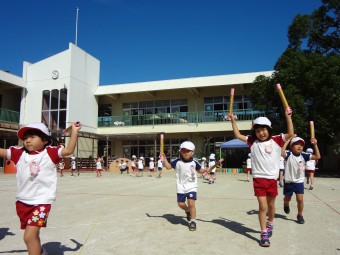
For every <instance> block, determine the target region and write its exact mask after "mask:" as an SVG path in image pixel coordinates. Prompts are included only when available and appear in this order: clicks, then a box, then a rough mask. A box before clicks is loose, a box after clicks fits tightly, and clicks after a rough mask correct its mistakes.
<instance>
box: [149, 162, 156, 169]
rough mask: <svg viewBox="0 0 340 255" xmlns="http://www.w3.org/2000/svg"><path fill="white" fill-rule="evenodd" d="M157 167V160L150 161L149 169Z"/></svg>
mask: <svg viewBox="0 0 340 255" xmlns="http://www.w3.org/2000/svg"><path fill="white" fill-rule="evenodd" d="M154 168H155V162H153V161H150V162H149V169H154Z"/></svg>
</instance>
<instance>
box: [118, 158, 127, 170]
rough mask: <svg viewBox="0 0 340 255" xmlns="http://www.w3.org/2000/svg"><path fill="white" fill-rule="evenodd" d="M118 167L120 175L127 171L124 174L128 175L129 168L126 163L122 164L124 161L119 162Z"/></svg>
mask: <svg viewBox="0 0 340 255" xmlns="http://www.w3.org/2000/svg"><path fill="white" fill-rule="evenodd" d="M118 166H119V170H120V174H122V173H123V172H124V171H127V172H126V173H127V174H128V173H129V170H128V169H129V167H128V165H127V163H125V162H124V159H121V160H120V164H119V165H118Z"/></svg>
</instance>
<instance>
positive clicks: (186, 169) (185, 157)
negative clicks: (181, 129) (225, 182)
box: [161, 141, 205, 231]
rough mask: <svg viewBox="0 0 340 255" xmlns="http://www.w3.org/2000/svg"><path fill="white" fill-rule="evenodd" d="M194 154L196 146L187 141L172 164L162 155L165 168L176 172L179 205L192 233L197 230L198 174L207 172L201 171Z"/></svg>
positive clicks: (181, 146)
mask: <svg viewBox="0 0 340 255" xmlns="http://www.w3.org/2000/svg"><path fill="white" fill-rule="evenodd" d="M194 153H195V145H194V144H193V143H192V142H190V141H186V142H183V143H182V144H181V145H180V147H179V157H178V158H176V159H175V160H173V161H171V163H169V162H168V160H167V158H166V156H165V154H164V153H163V154H162V155H161V157H163V158H164V166H165V168H166V169H172V168H173V169H175V170H176V190H177V204H178V206H179V207H180V208H181V209H183V210H184V211H185V213H186V215H187V220H188V222H189V230H190V231H194V230H196V221H195V220H196V206H195V201H196V199H197V175H196V172H198V173H200V174H203V173H204V172H205V170H202V169H201V165H200V164H199V163H198V162H197V161H196V160H194V159H193V155H194Z"/></svg>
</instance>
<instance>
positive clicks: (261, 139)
mask: <svg viewBox="0 0 340 255" xmlns="http://www.w3.org/2000/svg"><path fill="white" fill-rule="evenodd" d="M285 116H286V122H287V134H281V135H276V136H273V135H272V133H273V131H272V127H271V122H270V120H269V119H268V118H266V117H258V118H257V119H255V120H254V121H253V128H252V134H251V135H248V136H244V135H242V134H241V133H240V131H239V129H238V128H237V125H236V120H235V116H234V115H233V114H229V117H230V120H231V124H232V127H233V131H234V135H235V137H236V138H238V139H240V140H241V141H244V142H247V143H248V145H249V147H250V151H251V156H252V162H251V170H252V176H253V186H254V193H255V196H256V197H257V201H258V204H259V222H260V228H261V238H260V242H259V244H260V246H262V247H269V246H270V241H269V238H270V237H271V236H272V233H273V225H274V216H275V198H276V196H277V195H278V188H277V179H278V177H279V167H280V166H279V163H280V156H281V147H282V146H283V145H284V142H285V141H286V140H287V139H288V138H289V137H291V136H292V135H293V134H294V129H293V122H292V117H291V115H290V114H288V113H287V112H285ZM267 211H268V219H267Z"/></svg>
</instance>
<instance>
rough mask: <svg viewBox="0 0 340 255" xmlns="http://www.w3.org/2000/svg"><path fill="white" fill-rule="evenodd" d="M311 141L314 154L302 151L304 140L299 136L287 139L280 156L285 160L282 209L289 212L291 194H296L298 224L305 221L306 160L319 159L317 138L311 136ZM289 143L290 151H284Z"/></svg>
mask: <svg viewBox="0 0 340 255" xmlns="http://www.w3.org/2000/svg"><path fill="white" fill-rule="evenodd" d="M311 142H312V143H313V144H314V148H315V155H313V154H309V153H305V152H303V147H304V146H305V141H304V140H303V139H302V138H300V137H294V136H293V138H292V139H288V140H287V141H286V142H285V144H284V145H283V147H282V157H284V158H285V160H286V168H285V176H284V187H283V195H284V196H285V197H284V199H283V210H284V212H285V213H287V214H288V213H289V212H290V208H289V202H290V200H291V198H292V196H293V193H295V195H296V202H297V207H298V214H297V222H298V223H299V224H303V223H305V220H304V218H303V215H302V213H303V207H304V204H303V194H304V182H305V169H306V162H307V161H308V160H310V159H314V160H315V159H320V152H319V149H318V145H317V140H316V139H315V138H312V140H311ZM289 143H290V151H286V148H287V146H288V144H289Z"/></svg>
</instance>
